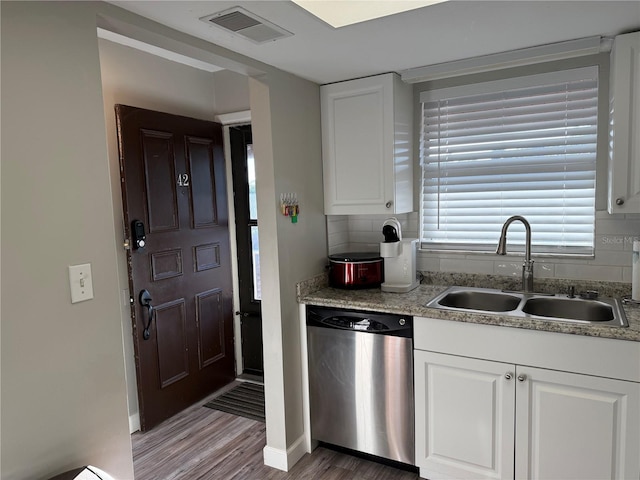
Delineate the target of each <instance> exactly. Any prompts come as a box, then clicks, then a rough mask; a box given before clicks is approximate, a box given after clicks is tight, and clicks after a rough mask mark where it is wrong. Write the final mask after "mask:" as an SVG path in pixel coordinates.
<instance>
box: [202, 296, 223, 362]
mask: <svg viewBox="0 0 640 480" xmlns="http://www.w3.org/2000/svg"><path fill="white" fill-rule="evenodd" d="M196 305H197V311H196V321H197V324H198V352H199V354H200V368H204V367H206V366H208V365H210V364H211V363H214V362H215V361H216V360H219V359H220V358H222V357H224V355H225V353H226V352H225V342H224V338H225V331H224V312H223V311H222V306H223V301H222V290H220V289H215V290H210V291H208V292H204V293H201V294H199V295H197V296H196Z"/></svg>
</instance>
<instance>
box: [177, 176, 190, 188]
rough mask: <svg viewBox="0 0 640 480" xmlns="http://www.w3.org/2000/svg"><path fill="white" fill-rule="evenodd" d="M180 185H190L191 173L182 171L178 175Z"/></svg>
mask: <svg viewBox="0 0 640 480" xmlns="http://www.w3.org/2000/svg"><path fill="white" fill-rule="evenodd" d="M178 186H179V187H188V186H189V174H188V173H181V174H179V175H178Z"/></svg>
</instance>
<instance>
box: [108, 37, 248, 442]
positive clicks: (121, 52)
mask: <svg viewBox="0 0 640 480" xmlns="http://www.w3.org/2000/svg"><path fill="white" fill-rule="evenodd" d="M99 49H100V66H101V73H102V90H103V99H104V111H105V122H106V125H107V145H108V150H109V169H110V172H111V189H112V192H113V209H114V217H115V221H114V228H115V230H116V238H117V239H122V240H124V217H123V213H122V197H121V190H120V168H119V160H118V144H117V135H116V124H115V113H114V105H116V104H124V105H131V106H135V107H140V108H147V109H150V110H157V111H162V112H168V113H173V114H176V115H184V116H187V117H194V118H200V119H204V120H213V119H214V117H215V115H216V114H218V113H220V112H219V111H218V110H217V108H216V107H215V105H216V104H217V103H218V102H217V101H216V100H217V99H220V103H223V105H224V108H229V109H236V110H235V111H238V110H246V109H247V108H248V105H249V86H248V80H247V77H245V76H243V75H238V74H236V73H233V72H228V73H224V72H216V73H211V72H206V71H203V70H198V69H195V68H192V67H188V66H186V65H182V64H179V63H175V62H172V61H169V60H165V59H162V58H159V57H156V56H154V55H151V54H148V53H145V52H141V51H139V50H135V49H133V48H130V47H126V46H123V45H119V44H117V43H113V42H111V41H108V40H102V39H101V40H99ZM120 245H122V242H120V244H119V245H118V246H120ZM117 255H118V281H119V290H120V293H121V295H120V309H121V317H122V331H123V336H124V351H125V365H126V375H127V397H128V404H129V405H128V406H129V423H130V429H131V430H132V431H135V430H137V429H138V428H139V418H138V393H137V386H136V371H135V360H134V351H133V339H132V329H131V316H130V315H131V314H130V307H129V288H128V276H127V275H128V273H127V260H126V252H125V250H124V248H118V249H117Z"/></svg>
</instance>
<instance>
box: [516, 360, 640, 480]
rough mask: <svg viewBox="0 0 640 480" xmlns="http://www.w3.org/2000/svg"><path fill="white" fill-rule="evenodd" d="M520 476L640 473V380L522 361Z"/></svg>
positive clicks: (581, 479)
mask: <svg viewBox="0 0 640 480" xmlns="http://www.w3.org/2000/svg"><path fill="white" fill-rule="evenodd" d="M517 374H518V375H517V381H516V404H517V409H516V478H517V479H563V480H571V479H575V480H588V479H597V480H605V479H619V480H622V479H637V478H640V466H639V462H640V460H639V456H640V455H639V452H640V439H639V433H640V416H639V410H640V384H638V383H633V382H625V381H621V380H611V379H607V378H600V377H592V376H587V375H578V374H573V373H565V372H556V371H551V370H542V369H536V368H530V367H526V368H524V367H518V369H517Z"/></svg>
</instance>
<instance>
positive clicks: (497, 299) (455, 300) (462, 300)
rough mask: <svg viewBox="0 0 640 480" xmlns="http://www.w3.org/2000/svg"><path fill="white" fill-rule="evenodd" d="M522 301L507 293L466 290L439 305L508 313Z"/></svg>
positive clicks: (451, 294)
mask: <svg viewBox="0 0 640 480" xmlns="http://www.w3.org/2000/svg"><path fill="white" fill-rule="evenodd" d="M521 300H522V299H521V298H520V297H516V296H514V295H508V294H506V293H490V292H480V291H476V290H466V291H460V292H451V293H448V294H447V295H445V296H444V297H442V298H441V299H440V300H439V301H438V303H439V304H440V305H442V306H445V307H451V308H464V309H468V310H482V311H486V312H508V311H511V310H515V309H516V308H517V307H518V305H519V304H520V301H521Z"/></svg>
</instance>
